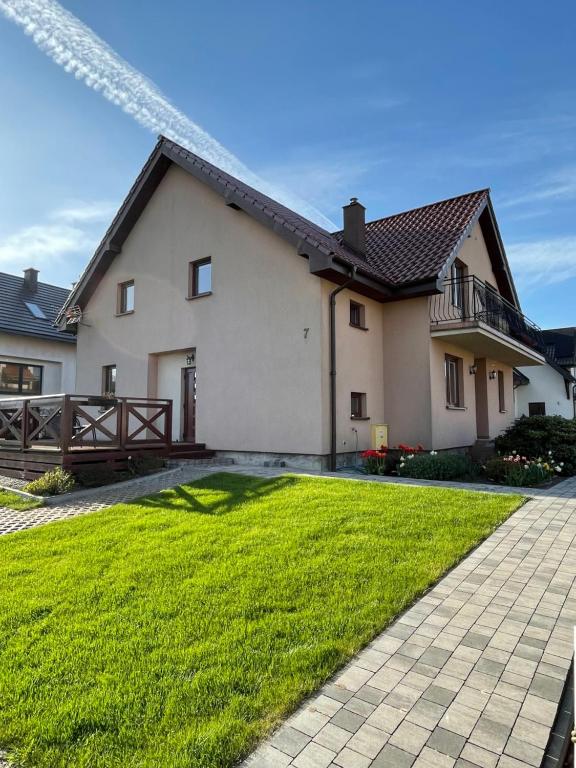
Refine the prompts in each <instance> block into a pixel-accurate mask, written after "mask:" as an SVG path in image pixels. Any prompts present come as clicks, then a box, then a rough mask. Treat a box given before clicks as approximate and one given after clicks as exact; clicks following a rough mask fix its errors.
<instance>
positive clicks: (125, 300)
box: [117, 280, 134, 315]
mask: <svg viewBox="0 0 576 768" xmlns="http://www.w3.org/2000/svg"><path fill="white" fill-rule="evenodd" d="M117 312H118V314H119V315H126V314H128V313H129V312H134V280H127V281H126V282H125V283H120V285H119V286H118V307H117Z"/></svg>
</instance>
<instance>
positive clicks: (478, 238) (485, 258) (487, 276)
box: [458, 224, 497, 288]
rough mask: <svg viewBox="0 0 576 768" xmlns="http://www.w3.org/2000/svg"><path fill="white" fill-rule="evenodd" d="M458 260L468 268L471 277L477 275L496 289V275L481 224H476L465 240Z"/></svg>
mask: <svg viewBox="0 0 576 768" xmlns="http://www.w3.org/2000/svg"><path fill="white" fill-rule="evenodd" d="M458 259H459V260H460V261H462V262H464V264H466V266H467V267H468V274H469V275H476V277H478V278H479V279H480V280H483V281H484V282H485V283H490V285H492V287H493V288H496V285H497V283H496V275H495V274H494V270H493V269H492V263H491V261H490V256H489V255H488V249H487V248H486V242H485V241H484V235H483V234H482V229H481V227H480V224H476V225H475V227H474V228H473V229H472V232H471V233H470V235H469V236H468V237H467V238H466V239H465V240H464V242H463V244H462V248H461V249H460V252H459V254H458Z"/></svg>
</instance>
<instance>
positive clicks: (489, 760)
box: [460, 741, 498, 768]
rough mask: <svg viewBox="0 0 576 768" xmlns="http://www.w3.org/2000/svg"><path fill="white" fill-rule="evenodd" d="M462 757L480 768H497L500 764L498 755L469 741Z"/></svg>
mask: <svg viewBox="0 0 576 768" xmlns="http://www.w3.org/2000/svg"><path fill="white" fill-rule="evenodd" d="M460 757H461V758H462V759H464V760H469V761H470V762H471V763H472V764H473V765H475V766H476V765H478V766H480V768H495V766H496V765H497V763H498V755H497V754H495V753H494V752H491V751H490V750H488V749H484V748H483V747H479V746H478V745H477V744H471V743H470V742H469V741H468V742H467V743H466V744H465V746H464V749H463V750H462V754H461V755H460Z"/></svg>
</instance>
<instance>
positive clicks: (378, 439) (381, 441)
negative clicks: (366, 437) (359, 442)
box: [372, 424, 388, 451]
mask: <svg viewBox="0 0 576 768" xmlns="http://www.w3.org/2000/svg"><path fill="white" fill-rule="evenodd" d="M382 445H385V446H386V448H387V447H388V424H372V448H373V449H374V450H375V451H377V450H378V449H379V448H380V447H381V446H382Z"/></svg>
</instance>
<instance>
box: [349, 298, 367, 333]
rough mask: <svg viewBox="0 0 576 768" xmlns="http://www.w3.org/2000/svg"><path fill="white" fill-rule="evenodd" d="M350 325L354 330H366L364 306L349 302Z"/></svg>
mask: <svg viewBox="0 0 576 768" xmlns="http://www.w3.org/2000/svg"><path fill="white" fill-rule="evenodd" d="M350 325H353V326H354V328H362V329H365V328H366V312H365V308H364V304H359V303H358V302H357V301H351V302H350Z"/></svg>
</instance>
